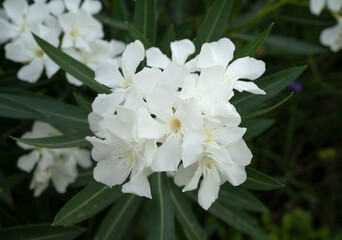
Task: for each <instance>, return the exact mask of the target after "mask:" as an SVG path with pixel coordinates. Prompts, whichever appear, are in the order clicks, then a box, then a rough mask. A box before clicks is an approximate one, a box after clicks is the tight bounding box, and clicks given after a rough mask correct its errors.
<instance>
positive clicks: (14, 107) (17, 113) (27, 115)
mask: <svg viewBox="0 0 342 240" xmlns="http://www.w3.org/2000/svg"><path fill="white" fill-rule="evenodd" d="M0 116H2V117H9V118H21V119H32V118H33V119H34V118H35V119H38V118H41V117H42V115H41V114H40V113H39V112H37V111H35V110H34V109H29V108H27V107H26V106H24V105H22V104H19V103H16V102H13V101H11V100H9V99H6V98H3V97H1V95H0Z"/></svg>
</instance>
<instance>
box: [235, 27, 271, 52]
mask: <svg viewBox="0 0 342 240" xmlns="http://www.w3.org/2000/svg"><path fill="white" fill-rule="evenodd" d="M272 27H273V23H271V25H270V26H269V27H268V28H267V29H266V30H265V31H263V32H262V33H260V34H259V35H258V36H257V37H256V38H255V39H254V40H253V41H251V42H250V43H249V44H247V46H245V47H243V48H241V49H240V50H238V51H236V52H235V54H234V59H237V58H242V57H247V56H250V57H252V56H253V55H254V54H255V53H256V51H257V50H258V49H259V47H260V46H261V45H262V44H263V42H264V41H265V39H266V38H267V37H268V35H269V34H270V31H271V29H272Z"/></svg>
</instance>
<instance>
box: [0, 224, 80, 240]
mask: <svg viewBox="0 0 342 240" xmlns="http://www.w3.org/2000/svg"><path fill="white" fill-rule="evenodd" d="M84 231H85V229H84V228H81V227H77V226H75V227H66V228H65V227H51V226H50V224H32V225H22V226H15V227H10V228H4V229H1V230H0V239H4V240H5V239H6V240H24V239H25V240H72V239H75V238H77V237H78V236H80V235H81V234H82V233H83V232H84Z"/></svg>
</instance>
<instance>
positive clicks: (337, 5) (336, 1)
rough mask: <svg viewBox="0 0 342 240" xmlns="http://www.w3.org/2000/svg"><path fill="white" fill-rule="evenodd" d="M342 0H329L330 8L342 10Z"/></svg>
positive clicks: (336, 10)
mask: <svg viewBox="0 0 342 240" xmlns="http://www.w3.org/2000/svg"><path fill="white" fill-rule="evenodd" d="M341 7H342V0H328V8H329V9H330V10H331V11H333V12H338V11H340V10H341Z"/></svg>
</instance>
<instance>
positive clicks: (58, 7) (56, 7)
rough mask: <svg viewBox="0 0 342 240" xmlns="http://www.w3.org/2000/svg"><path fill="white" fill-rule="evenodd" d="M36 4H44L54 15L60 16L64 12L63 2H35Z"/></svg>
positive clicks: (51, 0) (52, 0) (44, 0)
mask: <svg viewBox="0 0 342 240" xmlns="http://www.w3.org/2000/svg"><path fill="white" fill-rule="evenodd" d="M34 2H35V3H43V4H45V6H46V7H47V9H48V10H49V12H50V13H51V14H52V15H55V16H58V15H59V14H62V13H63V12H64V4H63V1H62V0H50V1H48V0H34Z"/></svg>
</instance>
